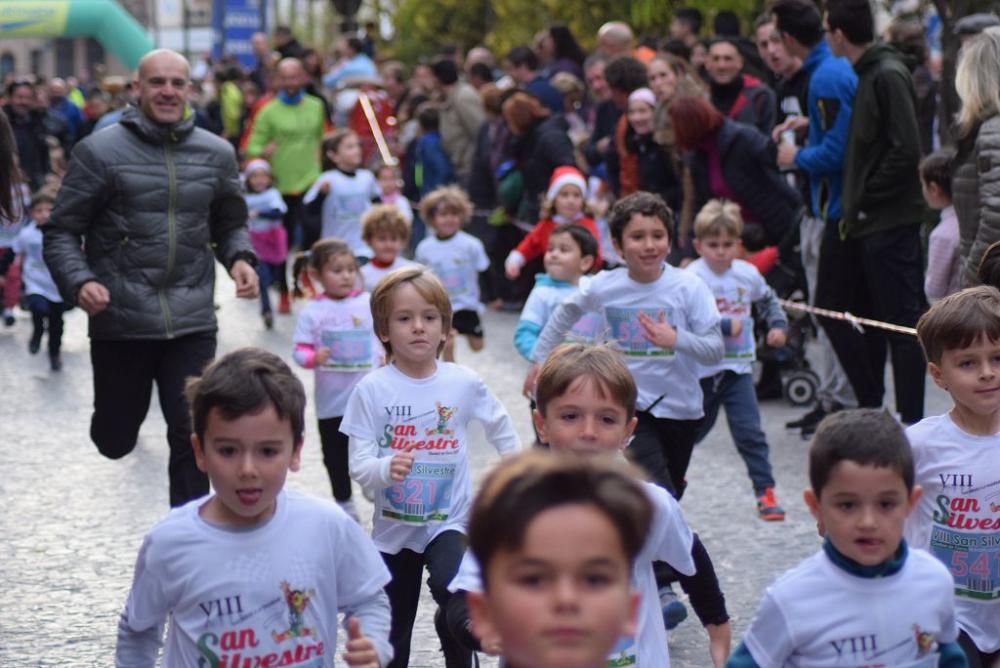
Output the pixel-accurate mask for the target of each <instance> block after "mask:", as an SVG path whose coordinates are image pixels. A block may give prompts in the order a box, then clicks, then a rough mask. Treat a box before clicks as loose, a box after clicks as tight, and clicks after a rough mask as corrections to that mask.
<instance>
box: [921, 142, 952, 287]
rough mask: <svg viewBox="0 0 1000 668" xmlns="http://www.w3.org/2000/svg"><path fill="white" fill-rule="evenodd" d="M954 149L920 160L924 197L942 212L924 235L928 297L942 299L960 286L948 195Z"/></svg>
mask: <svg viewBox="0 0 1000 668" xmlns="http://www.w3.org/2000/svg"><path fill="white" fill-rule="evenodd" d="M954 160H955V152H954V151H951V150H941V151H935V152H934V153H931V154H930V155H928V156H927V157H926V158H924V159H923V160H921V161H920V187H921V189H922V190H923V193H924V201H925V202H927V206H928V207H930V208H931V209H935V210H937V211H940V212H941V219H940V220H939V221H938V224H937V225H935V226H934V229H933V230H931V234H930V237H929V238H928V239H927V275H926V277H925V279H924V293H925V294H926V295H927V299H935V300H936V299H941V298H942V297H947V296H948V295H950V294H954V293H956V292H958V291H959V290H960V289H961V287H962V286H961V262H960V258H959V256H958V242H959V231H958V215H957V214H956V213H955V207H954V205H953V204H952V199H951V177H952V172H953V171H954V170H953V169H952V163H953V162H954Z"/></svg>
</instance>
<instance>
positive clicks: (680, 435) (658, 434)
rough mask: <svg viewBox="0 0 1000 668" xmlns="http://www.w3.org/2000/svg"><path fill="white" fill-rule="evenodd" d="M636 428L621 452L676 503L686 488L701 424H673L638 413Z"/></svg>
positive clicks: (676, 421) (696, 422) (684, 421)
mask: <svg viewBox="0 0 1000 668" xmlns="http://www.w3.org/2000/svg"><path fill="white" fill-rule="evenodd" d="M636 417H638V418H639V424H638V425H636V427H635V435H634V436H633V438H632V442H631V443H630V444H629V446H628V448H627V449H626V450H625V454H626V455H628V457H629V459H631V460H632V461H633V462H634V463H636V464H638V465H639V466H641V467H642V468H643V470H645V471H646V473H648V474H649V477H650V478H652V480H653V482H655V483H656V484H657V485H659V486H660V487H663V488H664V489H665V490H667V491H668V492H670V493H671V494H672V495H673V496H674V498H676V499H680V498H681V497H682V496H683V495H684V488H685V487H686V486H687V481H686V480H685V476H687V470H688V464H690V463H691V452H692V451H693V450H694V444H695V440H696V439H697V437H698V427H699V426H700V425H701V420H700V419H699V420H674V419H672V418H660V417H656V416H654V415H652V414H650V413H648V412H646V411H638V412H637V413H636Z"/></svg>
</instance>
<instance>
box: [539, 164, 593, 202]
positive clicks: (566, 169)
mask: <svg viewBox="0 0 1000 668" xmlns="http://www.w3.org/2000/svg"><path fill="white" fill-rule="evenodd" d="M564 186H576V187H577V188H579V189H580V193H581V194H583V195H586V194H587V182H586V181H585V180H584V178H583V174H581V173H580V170H579V169H577V168H576V167H570V166H569V165H564V166H562V167H556V168H555V171H553V172H552V178H551V179H550V180H549V191H548V192H547V193H545V198H546V199H548V200H554V199H555V198H556V195H558V194H559V191H560V190H562V189H563V187H564Z"/></svg>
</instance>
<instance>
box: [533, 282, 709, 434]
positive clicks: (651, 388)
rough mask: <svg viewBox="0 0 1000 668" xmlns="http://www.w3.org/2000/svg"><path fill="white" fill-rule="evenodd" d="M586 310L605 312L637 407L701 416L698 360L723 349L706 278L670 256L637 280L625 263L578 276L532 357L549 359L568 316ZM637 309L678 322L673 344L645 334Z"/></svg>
mask: <svg viewBox="0 0 1000 668" xmlns="http://www.w3.org/2000/svg"><path fill="white" fill-rule="evenodd" d="M586 312H598V313H601V312H603V314H604V318H605V320H606V322H607V324H608V340H609V341H613V342H615V343H616V345H617V347H618V349H619V350H621V351H622V353H623V354H624V355H625V362H626V364H628V367H629V370H630V371H631V372H632V376H633V377H634V378H635V383H636V385H637V386H638V388H639V399H638V407H639V409H640V410H650V411H651V413H652V414H653V415H654V416H655V417H662V418H673V419H675V420H697V419H699V418H701V417H702V416H703V415H704V410H703V408H702V393H701V385H700V384H699V382H698V380H699V376H698V373H699V368H698V364H699V363H701V364H705V365H709V364H714V363H716V362H718V361H719V360H720V359H722V353H723V346H722V332H721V330H720V329H719V310H718V309H717V308H716V307H715V298H714V297H713V296H712V293H711V292H710V291H709V289H708V286H707V285H705V283H704V281H702V280H701V279H700V278H698V277H697V276H696V275H695V274H693V273H690V272H687V271H683V270H681V269H677V268H676V267H672V266H670V265H668V264H666V263H664V265H663V273H662V274H660V277H659V278H657V279H656V280H655V281H652V282H651V283H639V282H637V281H634V280H632V279H631V278H629V275H628V270H627V269H626V268H624V267H623V268H619V269H612V270H611V271H602V272H600V273H599V274H597V275H596V276H594V278H593V279H592V280H591V281H590V282H588V283H587V284H581V285H580V288H579V290H578V291H577V292H576V293H574V294H573V295H571V296H570V297H569V298H567V300H566V301H565V302H564V303H563V305H562V306H561V307H560V308H559V309H558V310H557V311H556V313H555V314H554V315H553V317H552V318H551V319H550V320H549V323H548V324H547V325H546V327H545V329H544V330H543V331H542V334H541V335H540V336H539V340H538V343H537V344H536V345H535V352H534V354H533V355H532V358H533V359H534V360H535V361H536V362H544V361H545V358H546V357H547V356H548V354H549V353H551V352H552V350H553V349H554V348H555V347H556V345H558V344H559V343H561V342H562V337H563V336H564V334H565V332H567V331H569V326H567V322H569V321H570V320H571V321H572V322H576V319H578V317H579V316H582V314H583V313H586ZM639 313H645V314H647V315H648V316H650V317H651V318H652V319H653V320H654V321H656V320H659V319H661V318H663V319H664V320H666V322H669V323H670V324H671V325H672V326H673V327H674V328H675V329H676V330H677V345H676V346H675V348H674V350H664V349H663V348H658V347H656V346H655V345H653V344H652V343H651V342H650V341H649V339H647V338H646V336H645V334H644V330H643V328H642V325H641V324H640V323H639V319H638V316H639ZM571 324H572V323H570V325H571ZM654 404H655V405H654ZM650 406H652V409H650Z"/></svg>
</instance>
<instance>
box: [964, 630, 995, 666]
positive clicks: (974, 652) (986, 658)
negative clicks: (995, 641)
mask: <svg viewBox="0 0 1000 668" xmlns="http://www.w3.org/2000/svg"><path fill="white" fill-rule="evenodd" d="M958 644H959V645H961V647H962V651H964V652H965V658H966V659H968V660H969V668H996V667H997V666H1000V651H996V652H989V653H987V652H983V651H981V650H980V649H979V648H978V647H976V643H974V642H973V641H972V638H970V637H969V634H968V633H966V632H965V631H962V632H961V633H959V634H958Z"/></svg>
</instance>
